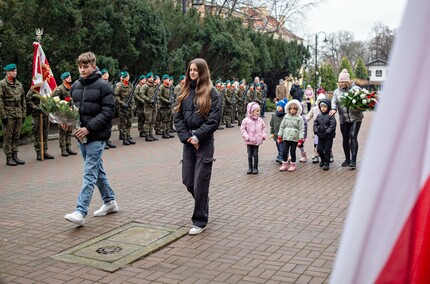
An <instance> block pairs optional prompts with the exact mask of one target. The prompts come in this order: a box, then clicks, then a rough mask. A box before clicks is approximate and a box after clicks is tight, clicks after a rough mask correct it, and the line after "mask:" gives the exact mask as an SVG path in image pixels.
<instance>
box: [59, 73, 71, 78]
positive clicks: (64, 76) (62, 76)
mask: <svg viewBox="0 0 430 284" xmlns="http://www.w3.org/2000/svg"><path fill="white" fill-rule="evenodd" d="M69 76H70V72H64V73H63V74H61V80H64V79H66V78H67V77H69Z"/></svg>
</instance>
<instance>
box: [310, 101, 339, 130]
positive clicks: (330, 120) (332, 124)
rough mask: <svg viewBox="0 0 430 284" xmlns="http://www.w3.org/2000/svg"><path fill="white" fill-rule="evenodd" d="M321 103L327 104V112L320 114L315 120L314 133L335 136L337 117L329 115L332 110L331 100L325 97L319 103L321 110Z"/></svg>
mask: <svg viewBox="0 0 430 284" xmlns="http://www.w3.org/2000/svg"><path fill="white" fill-rule="evenodd" d="M321 103H325V104H326V105H327V110H326V112H322V111H321V113H320V114H318V116H317V118H315V121H314V133H315V135H318V137H319V138H334V137H335V136H336V118H335V117H334V115H329V112H330V110H331V102H330V100H328V99H323V100H321V101H320V102H319V103H318V108H319V109H320V110H321Z"/></svg>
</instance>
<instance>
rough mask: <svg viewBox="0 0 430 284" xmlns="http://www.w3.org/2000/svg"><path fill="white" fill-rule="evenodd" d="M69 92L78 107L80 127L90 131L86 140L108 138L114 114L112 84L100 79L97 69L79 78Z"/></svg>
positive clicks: (104, 139) (103, 139)
mask: <svg viewBox="0 0 430 284" xmlns="http://www.w3.org/2000/svg"><path fill="white" fill-rule="evenodd" d="M70 93H71V95H72V99H73V102H74V104H75V105H76V106H77V107H78V108H79V115H80V122H81V127H86V128H87V129H88V131H89V132H90V133H89V134H88V135H87V138H88V142H91V141H106V140H108V139H109V137H110V135H111V127H112V119H113V118H114V115H115V99H114V97H113V89H112V86H111V85H110V84H109V83H108V82H106V81H105V80H102V79H101V74H100V71H99V70H98V69H97V70H96V71H95V72H94V73H93V74H91V75H90V76H89V77H88V78H86V79H84V78H82V77H81V78H79V79H78V80H77V81H76V82H75V83H73V85H72V88H71V90H70Z"/></svg>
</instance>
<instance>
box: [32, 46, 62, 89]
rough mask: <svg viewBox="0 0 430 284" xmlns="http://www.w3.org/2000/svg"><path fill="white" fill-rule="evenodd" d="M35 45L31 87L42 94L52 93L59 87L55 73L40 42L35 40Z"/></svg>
mask: <svg viewBox="0 0 430 284" xmlns="http://www.w3.org/2000/svg"><path fill="white" fill-rule="evenodd" d="M33 46H34V52H33V73H32V78H33V80H32V81H31V89H33V90H34V91H35V92H36V93H39V94H42V95H44V94H48V95H50V94H51V93H52V92H53V91H54V90H55V88H56V87H57V83H56V82H55V78H54V74H53V73H52V70H51V67H50V66H49V63H48V59H46V56H45V53H44V52H43V49H42V46H41V45H40V43H38V42H33Z"/></svg>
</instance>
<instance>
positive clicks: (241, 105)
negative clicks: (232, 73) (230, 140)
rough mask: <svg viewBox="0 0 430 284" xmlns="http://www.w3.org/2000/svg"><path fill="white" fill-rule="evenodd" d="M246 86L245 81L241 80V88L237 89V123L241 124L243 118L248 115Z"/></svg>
mask: <svg viewBox="0 0 430 284" xmlns="http://www.w3.org/2000/svg"><path fill="white" fill-rule="evenodd" d="M245 92H246V86H245V83H244V82H243V81H240V82H239V88H238V89H237V91H236V97H237V118H238V119H237V120H238V122H237V124H238V125H239V126H240V125H241V124H242V120H243V119H244V118H245V116H246V105H247V104H248V102H247V100H246V93H245Z"/></svg>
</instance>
